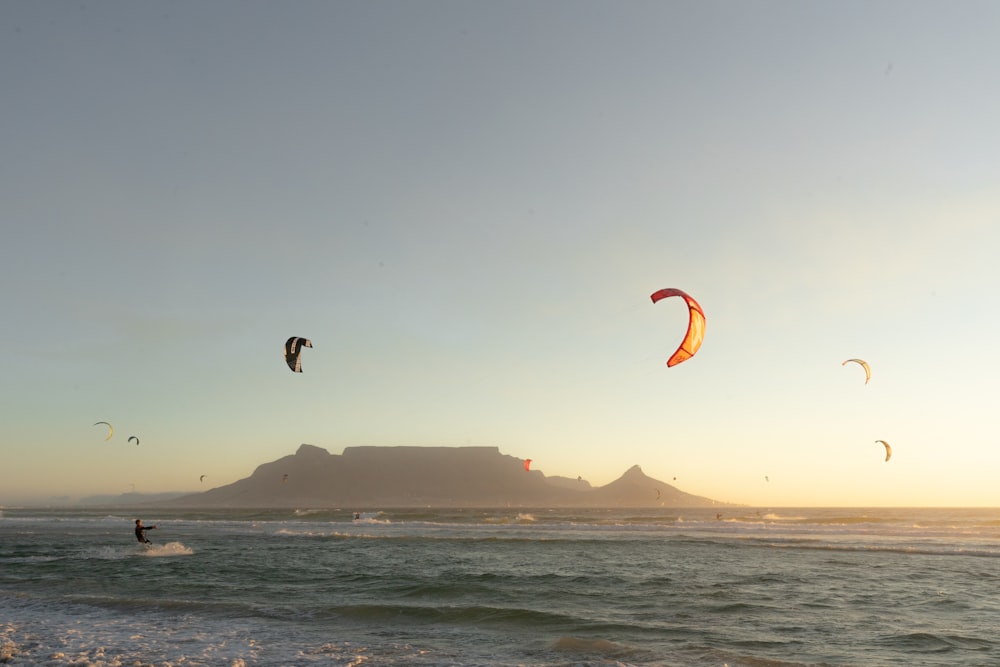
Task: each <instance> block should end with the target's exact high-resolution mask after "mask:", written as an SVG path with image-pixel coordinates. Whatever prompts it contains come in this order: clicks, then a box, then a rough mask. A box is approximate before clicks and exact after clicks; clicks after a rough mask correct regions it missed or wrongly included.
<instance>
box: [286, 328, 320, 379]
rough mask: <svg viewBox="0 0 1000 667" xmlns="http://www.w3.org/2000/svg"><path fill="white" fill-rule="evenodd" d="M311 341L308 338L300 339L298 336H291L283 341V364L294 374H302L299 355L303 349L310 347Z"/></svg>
mask: <svg viewBox="0 0 1000 667" xmlns="http://www.w3.org/2000/svg"><path fill="white" fill-rule="evenodd" d="M312 346H313V344H312V341H311V340H309V339H308V338H300V337H299V336H292V337H291V338H289V339H288V340H286V341H285V363H286V364H288V367H289V368H291V369H292V371H294V372H296V373H301V372H302V361H301V360H300V359H299V353H300V352H302V348H303V347H312Z"/></svg>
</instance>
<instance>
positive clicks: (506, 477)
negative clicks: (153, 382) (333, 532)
mask: <svg viewBox="0 0 1000 667" xmlns="http://www.w3.org/2000/svg"><path fill="white" fill-rule="evenodd" d="M717 504H720V503H717V502H716V501H714V500H711V499H709V498H702V497H700V496H694V495H691V494H689V493H684V492H683V491H680V490H679V489H677V488H676V487H674V486H671V485H670V484H667V483H666V482H661V481H659V480H655V479H653V478H651V477H647V476H646V475H645V474H643V472H642V470H641V469H640V468H639V466H637V465H636V466H632V467H631V468H629V469H628V470H627V471H626V472H625V473H624V474H623V475H622V476H621V477H620V478H619V479H617V480H615V481H614V482H611V483H610V484H607V485H605V486H601V487H593V486H591V485H590V483H588V482H586V481H584V480H582V479H579V478H578V479H575V480H574V479H570V478H567V477H546V476H545V475H544V474H542V472H540V471H537V470H525V465H524V459H519V458H516V457H513V456H507V455H504V454H501V453H500V450H499V449H498V448H497V447H347V448H345V449H344V453H343V454H340V455H336V454H330V453H329V452H328V451H326V450H325V449H322V448H320V447H315V446H313V445H301V446H300V447H299V449H298V451H297V452H295V454H293V455H290V456H285V457H282V458H280V459H278V460H277V461H272V462H270V463H264V464H262V465H260V466H258V467H257V469H256V470H254V472H253V474H252V475H250V477H247V478H245V479H241V480H239V481H237V482H233V483H232V484H228V485H226V486H221V487H218V488H215V489H211V490H209V491H205V492H202V493H195V494H191V495H187V496H182V497H179V498H174V499H172V500H169V501H162V502H158V503H157V505H165V506H172V507H178V506H183V507H204V508H211V507H349V508H354V507H427V506H431V507H504V506H519V507H660V506H663V507H705V506H711V505H717Z"/></svg>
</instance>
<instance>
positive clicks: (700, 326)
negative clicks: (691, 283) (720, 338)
mask: <svg viewBox="0 0 1000 667" xmlns="http://www.w3.org/2000/svg"><path fill="white" fill-rule="evenodd" d="M670 296H679V297H681V298H682V299H684V302H685V303H687V306H688V327H687V333H685V334H684V339H683V340H682V341H681V344H680V347H678V348H677V349H676V350H675V351H674V353H673V354H672V355H671V356H670V359H668V360H667V366H676V365H677V364H679V363H681V362H682V361H687V360H688V359H690V358H691V357H693V356H694V355H695V353H696V352H697V351H698V348H699V347H701V341H702V340H703V339H704V338H705V311H703V310H702V309H701V306H700V305H698V302H697V301H695V300H694V299H693V298H691V296H690V295H689V294H687V293H686V292H684V291H682V290H679V289H675V288H672V287H671V288H667V289H661V290H658V291H656V292H653V293H652V294H651V295H650V297H649V298H650V299H652V300H653V303H656V302H657V301H659V300H660V299H665V298H667V297H670Z"/></svg>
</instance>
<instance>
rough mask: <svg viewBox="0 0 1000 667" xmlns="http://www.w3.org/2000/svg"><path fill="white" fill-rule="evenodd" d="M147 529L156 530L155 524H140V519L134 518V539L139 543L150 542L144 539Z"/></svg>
mask: <svg viewBox="0 0 1000 667" xmlns="http://www.w3.org/2000/svg"><path fill="white" fill-rule="evenodd" d="M147 530H156V526H144V525H142V519H136V520H135V539H137V540H139V543H140V544H152V542H150V541H149V540H147V539H146V531H147Z"/></svg>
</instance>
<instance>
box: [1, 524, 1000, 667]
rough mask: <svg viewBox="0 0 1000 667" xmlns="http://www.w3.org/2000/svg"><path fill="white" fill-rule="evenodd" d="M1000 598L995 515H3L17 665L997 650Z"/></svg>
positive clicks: (859, 656)
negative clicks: (143, 530) (147, 542)
mask: <svg viewBox="0 0 1000 667" xmlns="http://www.w3.org/2000/svg"><path fill="white" fill-rule="evenodd" d="M355 509H359V510H361V511H362V512H363V513H362V514H361V518H360V519H359V520H355V519H354V511H355ZM717 512H721V515H717ZM136 518H142V520H143V523H144V524H146V525H151V524H156V525H157V529H156V530H153V531H150V532H149V534H148V535H149V538H150V539H151V540H152V541H153V542H154V544H153V545H152V547H151V548H149V549H144V548H142V547H141V546H140V545H139V544H138V543H137V542H136V540H135V537H134V535H133V532H132V529H133V525H134V521H135V519H136ZM998 589H1000V510H986V509H853V508H852V509H815V508H807V509H768V510H765V509H760V510H757V509H753V508H732V507H726V508H724V509H721V510H719V509H669V508H661V509H657V510H647V509H643V510H620V509H614V510H610V509H609V510H576V509H554V510H553V509H533V510H524V509H507V508H503V509H494V510H483V509H466V510H439V509H427V510H413V509H400V510H393V509H381V510H378V509H376V508H344V509H342V510H339V509H338V510H327V509H307V508H303V509H299V510H206V511H192V510H163V509H158V510H152V509H146V510H142V514H134V513H133V512H131V511H130V512H126V511H123V510H95V509H79V508H73V509H35V508H4V509H3V510H2V511H0V664H11V665H76V666H80V665H100V666H104V665H107V666H124V665H130V666H131V665H162V666H175V665H176V666H181V665H183V666H192V665H211V666H231V667H243V666H246V665H345V666H346V665H351V666H360V665H365V666H367V667H382V666H393V667H395V666H402V665H407V666H420V665H468V666H472V665H484V666H485V665H496V666H508V665H509V666H514V665H538V666H569V665H580V666H584V665H586V666H605V665H607V666H610V665H615V666H618V665H623V666H627V665H635V666H652V665H658V666H659V665H662V666H670V667H700V666H712V667H723V666H728V667H768V666H781V667H785V666H795V665H808V666H811V667H815V666H824V667H827V666H829V667H832V666H837V667H840V666H848V665H850V666H865V667H875V666H879V665H884V666H887V667H888V666H892V667H899V666H901V665H906V666H908V667H916V666H921V665H926V666H933V667H941V666H944V665H1000V590H998Z"/></svg>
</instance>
